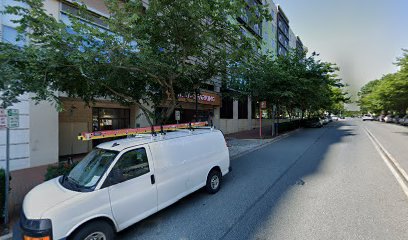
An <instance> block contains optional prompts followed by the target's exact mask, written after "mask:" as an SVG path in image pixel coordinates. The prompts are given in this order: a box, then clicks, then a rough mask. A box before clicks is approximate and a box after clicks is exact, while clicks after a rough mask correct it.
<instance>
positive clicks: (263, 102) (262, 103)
mask: <svg viewBox="0 0 408 240" xmlns="http://www.w3.org/2000/svg"><path fill="white" fill-rule="evenodd" d="M265 108H266V101H262V102H261V109H265Z"/></svg>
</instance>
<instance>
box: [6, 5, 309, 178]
mask: <svg viewBox="0 0 408 240" xmlns="http://www.w3.org/2000/svg"><path fill="white" fill-rule="evenodd" d="M72 2H77V1H71V0H61V1H59V0H45V1H44V5H45V8H46V10H47V11H48V12H49V13H50V14H51V15H52V16H53V17H55V18H56V19H58V20H60V21H69V20H68V14H73V13H74V12H75V11H73V8H74V5H73V4H72ZM81 2H83V3H84V4H86V5H87V7H88V9H89V10H90V11H91V12H92V14H94V15H96V16H103V17H109V12H108V10H107V8H106V7H105V5H104V3H103V1H102V0H82V1H81ZM247 2H248V4H269V10H270V14H271V17H272V21H269V22H264V23H262V24H260V25H257V24H252V23H250V22H249V20H248V19H249V18H248V16H242V17H241V18H239V19H238V21H240V22H241V23H243V25H244V29H243V31H245V32H246V33H247V34H251V35H253V37H255V38H257V39H258V40H259V41H261V42H262V52H264V53H270V54H272V55H274V56H275V55H280V54H286V53H287V51H289V49H290V48H296V47H299V46H302V47H303V44H302V42H301V41H300V38H298V37H296V35H294V33H293V32H292V30H291V29H290V27H289V20H288V18H287V17H286V15H285V14H284V13H283V10H282V9H281V7H280V6H276V5H275V4H274V3H273V1H272V0H263V1H260V0H248V1H247ZM0 4H2V5H0V8H1V9H3V7H4V6H6V5H15V4H20V3H18V2H15V1H12V0H3V1H0ZM12 19H13V16H9V15H0V39H1V40H2V41H8V42H11V43H13V44H24V42H17V41H16V35H17V32H16V30H15V27H16V26H15V25H14V23H12V22H11V20H12ZM97 19H98V18H95V22H92V23H91V24H93V25H94V26H95V27H98V28H107V26H105V25H104V24H103V22H98V21H97ZM221 89H222V86H221V83H220V82H217V81H211V82H209V84H208V85H207V86H205V87H203V88H202V89H200V90H199V93H198V102H197V103H196V102H195V96H179V102H180V106H181V107H180V108H178V109H177V111H180V113H181V119H180V122H190V121H195V120H198V121H212V122H213V124H214V125H215V126H216V127H217V128H219V129H221V130H222V131H223V132H224V133H225V134H227V133H234V132H238V131H244V130H250V129H253V128H255V127H258V126H259V115H260V112H259V110H258V109H259V103H257V102H254V101H251V99H250V98H249V97H248V98H246V99H243V100H239V101H237V100H234V99H230V98H228V97H227V93H226V92H223V91H221ZM224 91H225V90H224ZM227 91H228V90H227ZM60 97H61V102H62V105H63V111H62V112H57V111H56V109H55V107H54V106H53V105H52V104H51V103H48V102H41V103H40V104H35V103H34V102H33V101H32V100H30V95H28V94H27V95H24V96H21V97H20V100H21V101H20V102H19V103H17V104H15V105H14V106H12V107H11V108H17V109H19V111H20V128H18V129H14V130H12V132H11V142H12V145H11V169H12V170H18V169H25V168H30V167H35V166H41V165H47V164H52V163H56V162H58V161H59V159H65V158H66V157H68V156H75V155H77V154H84V153H86V152H88V151H89V150H91V149H92V148H93V147H94V146H96V145H97V144H98V143H100V142H99V141H92V142H83V141H78V140H77V136H78V133H80V132H84V131H86V132H90V131H95V130H110V129H120V128H134V127H143V126H147V125H148V123H147V120H146V118H145V116H144V115H143V113H142V111H141V110H140V109H138V108H137V107H136V106H121V105H120V104H118V103H115V102H112V101H110V100H106V99H101V100H99V101H96V103H95V104H93V105H91V106H87V105H85V103H84V102H83V101H81V100H80V99H74V98H68V97H66V96H64V94H61V95H60ZM262 116H263V117H266V118H267V117H268V112H267V111H265V112H262ZM170 121H173V122H175V121H176V120H175V118H172V119H170ZM263 124H271V120H270V119H269V120H268V119H265V120H264V121H263ZM4 159H5V131H2V130H0V162H1V164H2V165H4ZM0 167H1V166H0Z"/></svg>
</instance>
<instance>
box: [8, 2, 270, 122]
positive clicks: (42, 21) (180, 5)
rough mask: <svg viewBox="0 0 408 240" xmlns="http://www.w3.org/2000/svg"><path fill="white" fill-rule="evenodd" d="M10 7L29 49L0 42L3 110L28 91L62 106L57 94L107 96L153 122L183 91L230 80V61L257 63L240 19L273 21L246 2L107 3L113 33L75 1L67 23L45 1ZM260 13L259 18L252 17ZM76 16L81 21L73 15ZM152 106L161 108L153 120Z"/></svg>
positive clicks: (253, 43)
mask: <svg viewBox="0 0 408 240" xmlns="http://www.w3.org/2000/svg"><path fill="white" fill-rule="evenodd" d="M19 1H21V2H24V3H25V4H26V6H27V8H23V7H7V8H6V11H5V13H8V14H15V15H17V16H19V20H17V21H16V22H17V23H18V24H19V28H18V30H19V32H20V34H25V37H27V38H28V39H30V44H28V45H25V46H23V47H17V46H13V45H10V44H8V43H0V60H1V62H0V73H1V76H0V91H1V92H2V95H1V100H2V104H3V105H4V106H7V105H10V104H11V103H13V102H15V101H16V99H17V97H18V96H19V95H21V94H23V93H26V92H32V93H35V94H36V96H35V99H36V100H49V101H53V102H56V103H57V104H58V103H59V97H58V93H59V92H64V93H66V94H67V95H68V96H71V97H79V98H81V99H83V100H84V101H85V102H87V103H90V102H92V101H95V99H98V98H109V99H112V100H114V101H117V102H120V103H122V104H124V105H136V106H138V107H139V108H141V109H142V110H143V112H144V113H145V115H146V116H148V120H149V123H150V124H151V125H152V124H153V122H152V120H154V119H157V120H159V121H160V122H161V121H165V119H167V118H168V117H169V116H170V115H171V114H172V113H173V111H174V109H175V108H176V106H177V105H178V101H177V97H178V95H179V94H185V93H190V92H194V90H195V89H197V88H199V87H200V86H201V85H202V84H203V83H205V82H208V81H210V80H213V79H215V78H224V80H225V79H226V72H227V68H228V66H229V65H230V64H236V63H239V62H243V61H245V60H246V59H250V58H252V56H253V55H254V54H255V51H254V49H257V48H259V42H258V41H257V40H256V39H254V38H252V37H249V36H247V35H245V34H244V33H243V32H242V29H241V27H242V26H241V23H239V22H238V21H236V20H235V19H236V18H237V17H238V16H242V15H243V14H245V10H248V11H249V12H252V13H253V14H252V15H253V16H256V17H253V18H251V19H250V21H251V22H254V23H259V22H262V21H264V20H265V19H268V18H269V17H268V14H267V6H265V5H260V4H255V5H252V6H249V5H248V4H247V3H246V1H245V0H237V1H230V0H216V1H207V0H178V1H172V0H151V1H149V5H148V6H144V5H143V1H142V0H135V1H121V0H109V1H108V0H106V1H105V4H106V6H107V8H108V9H109V12H110V18H101V19H99V21H103V22H104V24H106V26H109V28H108V29H102V28H99V27H96V26H95V25H94V24H93V23H92V22H93V20H94V19H95V16H93V15H90V13H89V11H87V9H86V6H84V5H80V4H75V7H76V8H77V10H75V11H73V12H72V13H71V14H70V17H69V22H61V21H57V20H56V19H55V18H53V17H52V16H50V15H48V14H47V13H46V12H45V10H44V9H43V1H42V0H19ZM255 13H256V14H255ZM76 15H77V16H76ZM151 107H152V108H153V109H156V110H157V109H161V111H160V113H159V115H155V113H154V110H151Z"/></svg>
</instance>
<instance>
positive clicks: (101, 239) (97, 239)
mask: <svg viewBox="0 0 408 240" xmlns="http://www.w3.org/2000/svg"><path fill="white" fill-rule="evenodd" d="M84 240H106V236H105V234H104V233H103V232H94V233H91V234H89V235H88V237H86V238H85V239H84Z"/></svg>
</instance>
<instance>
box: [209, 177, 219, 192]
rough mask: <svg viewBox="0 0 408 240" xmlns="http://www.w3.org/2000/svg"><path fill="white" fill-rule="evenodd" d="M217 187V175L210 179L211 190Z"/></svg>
mask: <svg viewBox="0 0 408 240" xmlns="http://www.w3.org/2000/svg"><path fill="white" fill-rule="evenodd" d="M218 185H220V178H219V177H218V176H217V175H214V176H212V178H211V188H212V189H217V188H218Z"/></svg>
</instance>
